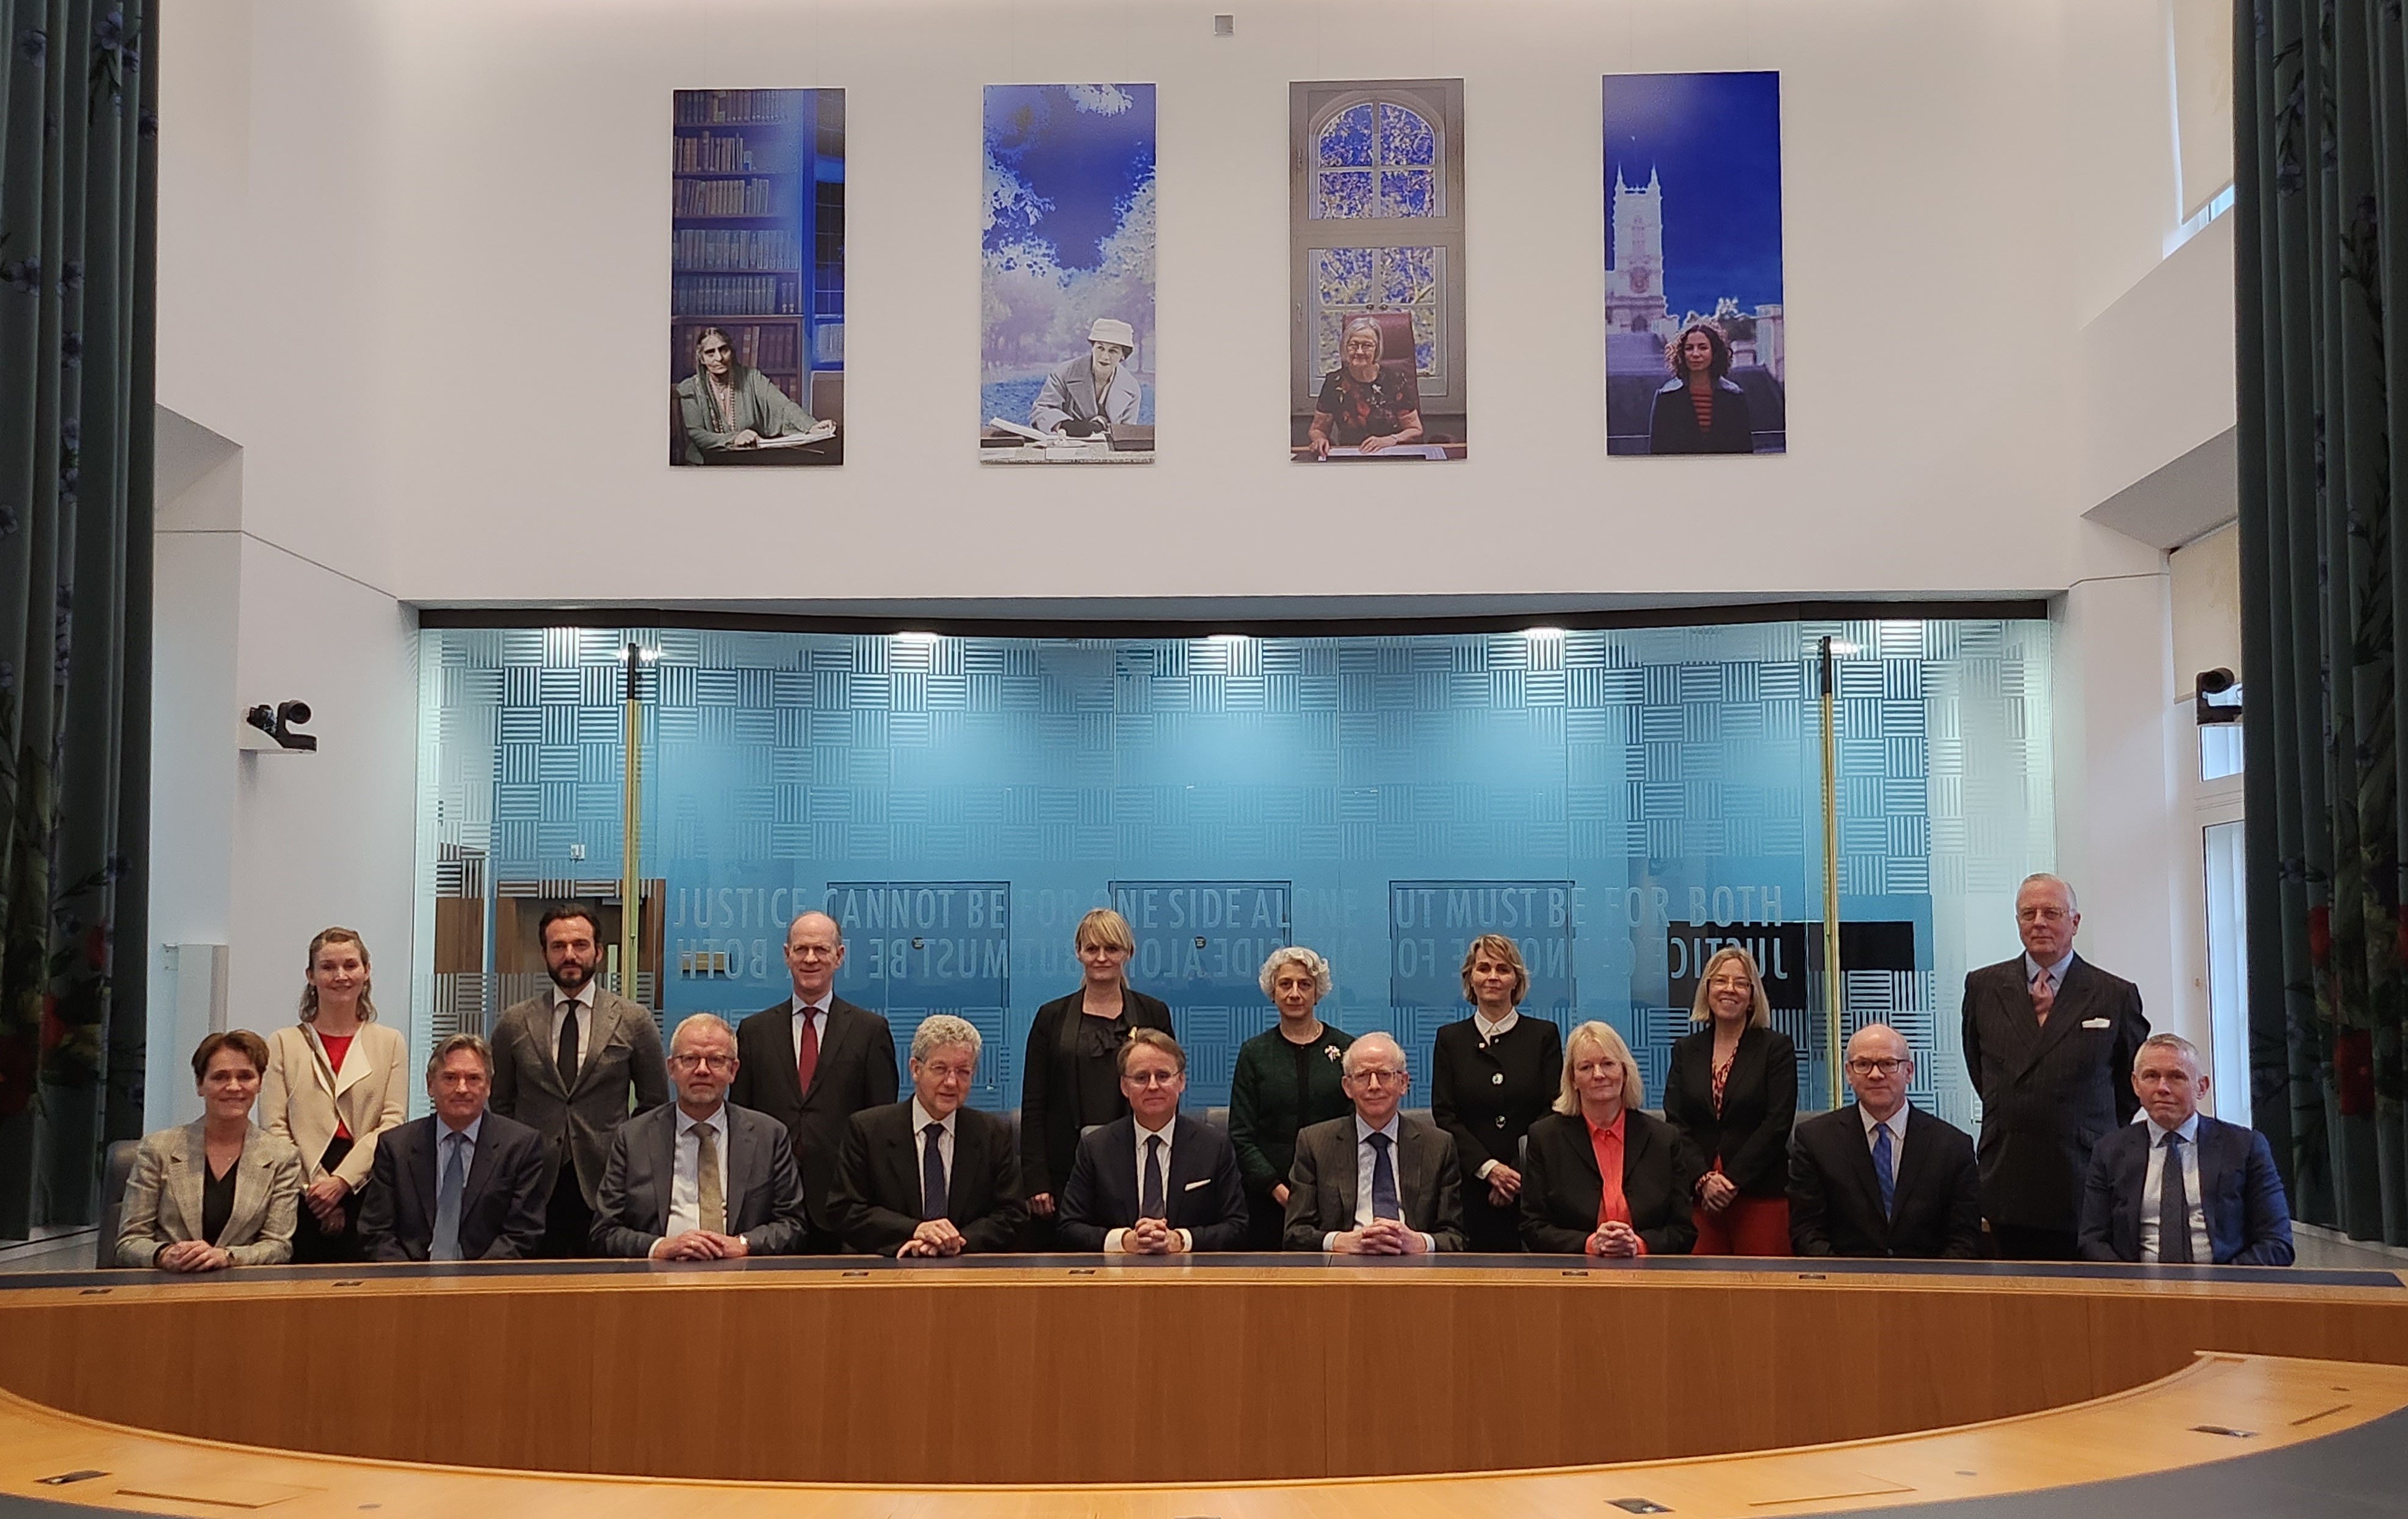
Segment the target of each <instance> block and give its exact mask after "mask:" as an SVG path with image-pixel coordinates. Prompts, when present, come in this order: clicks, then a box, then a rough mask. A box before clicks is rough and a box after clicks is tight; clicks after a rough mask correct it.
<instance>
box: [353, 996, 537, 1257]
mask: <svg viewBox="0 0 2408 1519" xmlns="http://www.w3.org/2000/svg"><path fill="white" fill-rule="evenodd" d="M493 1084H494V1053H493V1051H492V1050H490V1049H488V1048H487V1047H486V1044H485V1041H484V1040H483V1039H479V1038H478V1037H477V1036H476V1035H474V1034H454V1035H452V1037H451V1038H450V1039H445V1040H444V1041H443V1042H442V1043H440V1044H438V1045H437V1046H436V1047H435V1053H434V1056H433V1057H432V1058H430V1059H429V1060H428V1061H427V1062H426V1096H427V1097H428V1099H429V1100H430V1101H431V1102H432V1103H433V1104H434V1107H435V1111H433V1112H432V1113H429V1114H428V1115H427V1116H426V1117H424V1118H415V1119H412V1120H410V1121H409V1123H407V1124H404V1125H401V1126H400V1127H398V1128H395V1129H393V1130H391V1131H389V1132H388V1133H386V1134H384V1135H383V1136H382V1137H380V1139H378V1140H377V1147H376V1164H375V1165H374V1166H373V1167H372V1168H370V1169H369V1171H368V1189H367V1196H366V1197H364V1198H362V1199H361V1201H360V1246H361V1248H362V1249H363V1250H364V1251H365V1252H366V1254H367V1257H368V1259H370V1260H379V1261H423V1260H437V1261H462V1260H466V1261H489V1260H491V1261H498V1260H515V1259H518V1258H519V1257H521V1256H525V1255H532V1254H535V1253H536V1250H537V1248H538V1246H540V1245H541V1244H542V1243H543V1226H544V1202H545V1197H544V1191H543V1172H544V1154H543V1136H542V1135H540V1134H538V1133H537V1132H536V1131H535V1130H533V1129H531V1128H529V1127H527V1126H526V1125H524V1124H521V1123H516V1122H513V1121H512V1120H510V1119H508V1118H504V1117H503V1116H502V1115H501V1114H499V1113H493V1112H487V1111H485V1101H486V1097H487V1096H488V1095H489V1094H490V1093H491V1092H492V1090H493Z"/></svg>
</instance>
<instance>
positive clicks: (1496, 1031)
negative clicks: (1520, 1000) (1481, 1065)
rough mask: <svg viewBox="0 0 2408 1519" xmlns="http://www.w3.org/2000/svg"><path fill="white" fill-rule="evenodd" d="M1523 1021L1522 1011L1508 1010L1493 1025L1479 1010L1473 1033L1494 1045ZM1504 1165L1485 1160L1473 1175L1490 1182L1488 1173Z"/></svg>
mask: <svg viewBox="0 0 2408 1519" xmlns="http://www.w3.org/2000/svg"><path fill="white" fill-rule="evenodd" d="M1521 1021H1522V1010H1521V1009H1519V1008H1508V1009H1506V1010H1505V1016H1504V1017H1502V1018H1499V1019H1498V1020H1497V1021H1496V1022H1495V1023H1493V1024H1492V1023H1490V1022H1489V1021H1488V1020H1487V1019H1485V1018H1484V1017H1482V1016H1481V1015H1480V1010H1479V1009H1477V1008H1474V1009H1472V1010H1471V1031H1472V1032H1473V1033H1475V1034H1477V1035H1479V1036H1480V1042H1481V1043H1483V1044H1489V1043H1493V1042H1495V1041H1496V1040H1498V1039H1503V1038H1504V1037H1505V1036H1506V1035H1507V1034H1508V1033H1510V1032H1512V1027H1513V1025H1515V1024H1518V1023H1520V1022H1521ZM1503 1164H1505V1163H1504V1162H1503V1161H1501V1160H1484V1161H1482V1162H1481V1163H1480V1167H1479V1168H1478V1169H1477V1170H1475V1171H1473V1172H1472V1173H1471V1174H1472V1175H1473V1176H1474V1177H1475V1178H1477V1179H1478V1180H1480V1181H1483V1182H1485V1181H1487V1180H1488V1173H1489V1172H1490V1171H1493V1170H1495V1169H1496V1168H1498V1167H1499V1166H1502V1165H1503Z"/></svg>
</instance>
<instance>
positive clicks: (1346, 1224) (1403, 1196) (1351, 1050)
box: [1283, 1034, 1467, 1255]
mask: <svg viewBox="0 0 2408 1519" xmlns="http://www.w3.org/2000/svg"><path fill="white" fill-rule="evenodd" d="M1339 1070H1340V1076H1339V1085H1340V1088H1341V1089H1342V1090H1343V1091H1344V1092H1345V1094H1346V1099H1347V1100H1348V1101H1349V1102H1352V1103H1353V1104H1355V1111H1353V1112H1352V1113H1350V1114H1348V1115H1347V1116H1346V1117H1344V1118H1333V1119H1331V1120H1330V1121H1329V1122H1328V1123H1326V1124H1314V1125H1310V1126H1308V1127H1306V1128H1304V1129H1301V1130H1299V1131H1298V1132H1297V1137H1296V1165H1295V1167H1294V1168H1292V1169H1290V1170H1289V1172H1288V1176H1287V1221H1286V1226H1285V1229H1284V1232H1283V1242H1284V1243H1285V1244H1286V1246H1287V1248H1288V1249H1290V1250H1326V1251H1329V1252H1332V1253H1334V1254H1340V1255H1419V1254H1426V1253H1427V1252H1431V1251H1439V1250H1461V1249H1463V1248H1464V1245H1465V1244H1466V1243H1467V1241H1466V1240H1465V1237H1464V1233H1463V1197H1462V1183H1461V1182H1460V1180H1459V1179H1458V1178H1457V1176H1456V1174H1455V1167H1456V1162H1455V1140H1454V1139H1453V1138H1452V1137H1451V1136H1449V1135H1448V1134H1447V1133H1446V1131H1445V1130H1443V1129H1441V1128H1439V1127H1438V1126H1436V1125H1432V1124H1426V1123H1424V1122H1423V1121H1421V1120H1420V1119H1416V1118H1407V1117H1406V1116H1405V1115H1404V1114H1403V1113H1401V1112H1399V1111H1398V1108H1399V1107H1400V1106H1401V1105H1402V1104H1403V1102H1404V1098H1405V1089H1406V1088H1407V1087H1408V1086H1410V1085H1411V1084H1412V1078H1411V1077H1410V1076H1409V1075H1408V1074H1407V1073H1406V1070H1405V1052H1404V1050H1403V1048H1402V1047H1401V1046H1399V1045H1398V1043H1397V1041H1396V1039H1394V1038H1392V1037H1391V1036H1389V1035H1386V1034H1366V1035H1364V1036H1363V1037H1362V1038H1360V1039H1356V1040H1355V1042H1354V1043H1352V1044H1350V1045H1348V1046H1347V1047H1346V1053H1345V1055H1344V1056H1343V1057H1341V1058H1340V1061H1339Z"/></svg>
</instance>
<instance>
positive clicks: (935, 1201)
mask: <svg viewBox="0 0 2408 1519" xmlns="http://www.w3.org/2000/svg"><path fill="white" fill-rule="evenodd" d="M920 1132H921V1134H922V1135H923V1136H925V1139H927V1143H926V1144H925V1145H923V1146H922V1147H921V1150H920V1217H921V1218H922V1219H923V1220H926V1219H932V1218H942V1217H944V1216H945V1210H946V1208H947V1207H948V1206H949V1205H948V1204H947V1202H946V1200H945V1152H944V1150H943V1148H942V1147H941V1146H940V1145H939V1143H938V1141H939V1140H940V1139H943V1138H944V1137H945V1125H942V1124H931V1125H928V1126H927V1127H926V1128H924V1129H922V1130H921V1131H920Z"/></svg>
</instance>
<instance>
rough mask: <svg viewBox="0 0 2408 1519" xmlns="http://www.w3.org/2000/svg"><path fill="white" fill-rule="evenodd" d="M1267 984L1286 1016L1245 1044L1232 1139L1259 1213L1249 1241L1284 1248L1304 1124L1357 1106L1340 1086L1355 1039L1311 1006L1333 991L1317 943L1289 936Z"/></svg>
mask: <svg viewBox="0 0 2408 1519" xmlns="http://www.w3.org/2000/svg"><path fill="white" fill-rule="evenodd" d="M1262 984H1263V994H1264V995H1265V996H1269V998H1270V999H1271V1003H1272V1005H1273V1006H1275V1007H1277V1008H1278V1009H1279V1023H1278V1024H1277V1025H1274V1026H1272V1027H1270V1028H1267V1029H1265V1030H1263V1031H1262V1032H1261V1033H1259V1034H1257V1035H1255V1036H1254V1038H1253V1039H1248V1040H1247V1041H1246V1042H1245V1043H1243V1044H1241V1045H1240V1046H1239V1047H1238V1069H1237V1074H1236V1075H1235V1076H1233V1077H1232V1078H1231V1079H1230V1082H1229V1141H1230V1143H1232V1144H1233V1145H1235V1146H1236V1147H1237V1151H1238V1168H1239V1170H1240V1171H1242V1172H1244V1173H1245V1179H1246V1202H1247V1205H1248V1208H1249V1210H1250V1211H1251V1214H1252V1226H1251V1227H1250V1228H1249V1229H1248V1231H1247V1236H1246V1243H1247V1246H1248V1248H1250V1249H1254V1250H1277V1249H1279V1248H1280V1225H1281V1221H1282V1220H1283V1218H1284V1217H1285V1216H1286V1211H1287V1173H1288V1168H1290V1167H1291V1166H1293V1165H1295V1164H1296V1136H1297V1130H1298V1129H1301V1128H1303V1127H1304V1126H1305V1125H1308V1124H1319V1123H1324V1122H1326V1121H1327V1120H1329V1119H1332V1118H1342V1117H1344V1116H1345V1115H1346V1114H1347V1113H1348V1112H1350V1111H1353V1106H1354V1105H1353V1104H1351V1103H1349V1102H1348V1101H1347V1100H1346V1094H1345V1093H1344V1092H1343V1091H1341V1090H1340V1088H1339V1085H1338V1075H1339V1071H1338V1066H1339V1057H1340V1055H1342V1054H1344V1053H1346V1047H1347V1046H1348V1045H1350V1044H1352V1043H1354V1042H1355V1039H1354V1036H1353V1035H1351V1034H1346V1033H1342V1032H1340V1030H1338V1029H1335V1028H1332V1027H1330V1026H1329V1025H1327V1024H1325V1023H1323V1022H1322V1021H1321V1019H1320V1018H1319V1017H1318V1016H1317V1015H1315V1013H1314V1012H1313V1008H1314V1007H1315V1006H1316V1005H1317V1004H1318V1003H1319V1002H1320V1001H1321V999H1322V998H1323V997H1325V996H1328V995H1329V962H1328V961H1326V960H1325V959H1323V958H1322V957H1321V956H1320V955H1318V954H1315V953H1312V951H1311V950H1308V949H1305V948H1304V947H1302V946H1301V945H1296V944H1290V945H1284V946H1283V947H1281V948H1279V949H1276V950H1273V951H1271V957H1270V958H1269V959H1268V960H1266V961H1264V962H1263V974H1262Z"/></svg>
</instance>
